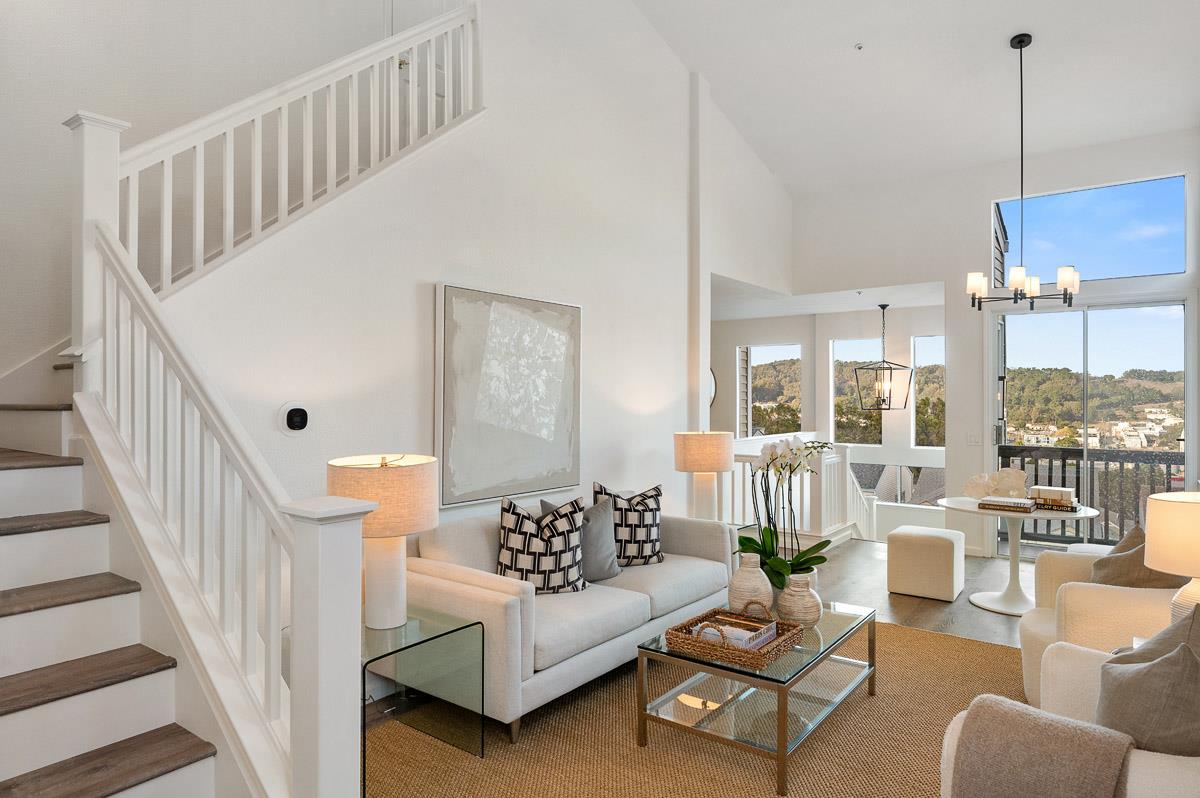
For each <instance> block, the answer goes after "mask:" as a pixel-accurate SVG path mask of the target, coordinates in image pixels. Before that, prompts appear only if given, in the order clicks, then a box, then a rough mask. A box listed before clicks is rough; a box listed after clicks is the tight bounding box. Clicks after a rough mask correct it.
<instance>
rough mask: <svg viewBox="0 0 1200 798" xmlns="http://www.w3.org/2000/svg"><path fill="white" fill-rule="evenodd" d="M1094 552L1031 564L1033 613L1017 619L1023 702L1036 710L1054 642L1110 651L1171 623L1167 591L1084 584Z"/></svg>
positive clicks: (1051, 556)
mask: <svg viewBox="0 0 1200 798" xmlns="http://www.w3.org/2000/svg"><path fill="white" fill-rule="evenodd" d="M1100 556H1102V555H1101V554H1100V553H1099V552H1098V551H1091V552H1080V551H1046V552H1042V553H1041V554H1040V555H1038V558H1037V563H1036V564H1035V565H1034V570H1033V577H1034V604H1035V606H1034V608H1033V609H1032V610H1030V611H1029V612H1027V613H1025V615H1023V616H1022V617H1021V623H1020V626H1019V627H1018V629H1019V632H1020V637H1021V667H1022V670H1023V672H1024V677H1025V698H1026V700H1027V701H1028V702H1029V703H1030V704H1031V705H1032V706H1035V707H1038V706H1041V705H1042V704H1041V695H1040V693H1041V690H1040V684H1041V673H1042V653H1043V652H1044V651H1046V648H1047V647H1048V646H1049V645H1050V644H1051V643H1055V642H1058V641H1065V642H1068V643H1074V644H1075V645H1077V646H1083V647H1084V648H1090V649H1095V650H1098V651H1103V652H1111V651H1112V650H1113V649H1116V648H1120V647H1122V646H1128V645H1130V644H1131V643H1132V642H1133V638H1134V637H1152V636H1153V635H1154V634H1155V633H1157V632H1158V631H1159V630H1161V629H1163V628H1164V627H1166V626H1167V625H1168V624H1170V622H1171V597H1172V596H1173V595H1174V593H1175V591H1173V590H1154V589H1148V588H1134V587H1115V586H1113V585H1097V584H1092V583H1091V582H1089V581H1088V579H1090V578H1091V575H1092V563H1093V562H1095V561H1096V560H1097V559H1098V558H1099V557H1100Z"/></svg>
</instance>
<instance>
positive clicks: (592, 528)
mask: <svg viewBox="0 0 1200 798" xmlns="http://www.w3.org/2000/svg"><path fill="white" fill-rule="evenodd" d="M554 509H555V506H554V502H548V501H546V500H545V499H542V512H543V513H549V512H553V511H554ZM582 534H583V547H582V549H583V552H582V555H583V578H584V579H586V580H587V581H589V582H603V581H604V580H605V579H611V578H613V577H614V576H616V575H617V574H619V573H621V568H620V566H618V565H617V541H616V538H615V537H614V536H613V511H612V502H610V501H607V500H606V501H602V502H600V503H599V504H593V505H592V506H591V507H588V508H587V509H586V510H584V511H583V533H582Z"/></svg>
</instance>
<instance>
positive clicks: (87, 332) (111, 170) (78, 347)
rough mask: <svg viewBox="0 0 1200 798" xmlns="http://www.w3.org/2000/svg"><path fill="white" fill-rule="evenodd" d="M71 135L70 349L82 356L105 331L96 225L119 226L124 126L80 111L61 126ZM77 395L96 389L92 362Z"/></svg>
mask: <svg viewBox="0 0 1200 798" xmlns="http://www.w3.org/2000/svg"><path fill="white" fill-rule="evenodd" d="M63 124H64V125H66V126H67V127H68V128H70V129H71V132H72V133H73V136H74V154H73V156H72V157H73V160H74V166H73V169H74V173H75V182H74V186H73V187H72V192H71V202H72V205H71V349H70V350H69V351H70V352H71V353H73V354H74V355H76V356H84V355H86V349H87V347H89V346H91V345H92V344H94V343H95V342H96V341H98V340H100V337H101V335H102V334H103V331H102V329H101V327H102V325H103V318H102V314H103V310H102V304H101V302H102V295H101V291H102V290H103V282H102V280H101V277H102V274H103V272H102V268H103V267H102V266H101V263H100V253H99V252H98V251H97V250H96V225H97V224H98V223H99V224H106V225H108V226H109V227H110V228H112V230H113V231H114V232H115V231H117V229H118V225H119V224H120V196H121V189H120V182H119V180H118V173H119V170H120V163H121V133H122V131H125V130H128V129H129V123H128V122H122V121H121V120H119V119H110V118H109V117H106V116H100V115H98V114H93V113H89V112H87V111H79V112H77V113H76V114H75V115H74V116H72V117H71V118H70V119H68V120H67V121H65V122H63ZM74 376H75V390H76V391H94V390H98V389H99V387H100V372H99V368H98V362H97V361H96V359H95V358H93V359H92V361H91V362H90V363H89V362H87V361H86V360H85V362H84V363H82V364H79V365H77V366H76V367H75V370H74Z"/></svg>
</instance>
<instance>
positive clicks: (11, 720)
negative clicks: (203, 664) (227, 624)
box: [0, 669, 175, 780]
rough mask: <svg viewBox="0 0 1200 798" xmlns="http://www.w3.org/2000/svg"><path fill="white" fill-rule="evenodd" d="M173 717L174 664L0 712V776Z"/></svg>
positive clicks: (65, 756)
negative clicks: (75, 692) (80, 691)
mask: <svg viewBox="0 0 1200 798" xmlns="http://www.w3.org/2000/svg"><path fill="white" fill-rule="evenodd" d="M174 720H175V671H174V669H170V670H165V671H159V672H158V673H152V674H150V675H149V676H143V677H141V678H139V679H130V680H129V681H127V682H121V683H120V684H114V685H110V686H109V687H103V688H101V689H99V690H92V691H90V692H87V693H80V694H79V695H73V696H71V697H70V698H63V699H61V700H59V701H51V702H50V703H49V704H42V705H41V706H37V707H32V708H31V709H26V710H23V711H21V712H13V713H11V714H9V715H4V716H0V740H4V745H2V746H0V780H3V779H8V778H12V777H13V776H17V775H20V774H21V773H25V772H27V771H30V770H36V769H37V768H41V767H45V766H46V765H51V764H53V763H55V762H60V761H62V760H64V759H70V758H71V757H73V756H78V755H80V754H83V753H87V752H88V751H91V750H92V749H94V748H100V747H101V746H105V745H108V744H109V743H115V742H117V741H118V740H124V739H125V738H126V737H133V736H134V735H135V734H141V733H142V732H147V731H150V730H151V729H157V728H158V727H159V726H165V725H166V724H168V723H172V722H173V721H174Z"/></svg>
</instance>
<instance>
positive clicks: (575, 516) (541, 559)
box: [496, 498, 587, 593]
mask: <svg viewBox="0 0 1200 798" xmlns="http://www.w3.org/2000/svg"><path fill="white" fill-rule="evenodd" d="M582 529H583V500H582V499H575V500H574V501H570V502H567V503H566V504H564V505H562V506H561V507H558V508H556V509H555V510H553V511H552V512H549V513H546V514H545V515H543V516H542V517H541V518H534V517H533V515H532V514H531V513H530V512H529V511H528V510H526V509H525V508H524V507H521V506H519V505H517V504H516V503H514V502H512V501H509V500H508V499H507V498H506V499H502V500H501V501H500V556H499V558H498V560H497V563H496V573H498V574H500V575H501V576H508V577H511V578H513V579H520V580H522V581H525V582H529V583H530V584H532V585H533V587H534V591H535V592H537V593H577V592H579V591H580V590H583V589H585V588H586V587H587V582H586V581H584V578H583V550H582V537H581V531H582Z"/></svg>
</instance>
